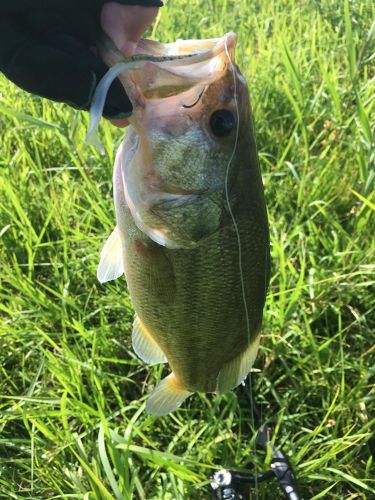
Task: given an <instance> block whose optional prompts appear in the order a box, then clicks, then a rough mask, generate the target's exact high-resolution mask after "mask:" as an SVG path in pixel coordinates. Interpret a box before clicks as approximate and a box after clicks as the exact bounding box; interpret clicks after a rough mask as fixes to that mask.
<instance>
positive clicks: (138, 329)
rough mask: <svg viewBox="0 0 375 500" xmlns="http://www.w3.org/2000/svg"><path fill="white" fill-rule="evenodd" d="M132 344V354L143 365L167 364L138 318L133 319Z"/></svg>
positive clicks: (161, 352) (162, 353)
mask: <svg viewBox="0 0 375 500" xmlns="http://www.w3.org/2000/svg"><path fill="white" fill-rule="evenodd" d="M132 343H133V349H134V352H135V353H136V355H137V356H138V357H140V358H141V359H142V361H144V362H145V363H148V364H149V365H157V364H158V363H166V362H167V358H166V357H165V354H164V352H163V351H162V350H161V349H160V347H159V346H158V344H157V343H156V342H155V340H154V339H153V338H152V336H151V335H150V334H149V333H148V332H147V330H146V328H145V327H144V325H142V323H141V321H140V319H139V318H138V316H136V317H135V319H134V323H133V332H132Z"/></svg>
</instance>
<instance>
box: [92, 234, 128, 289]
mask: <svg viewBox="0 0 375 500" xmlns="http://www.w3.org/2000/svg"><path fill="white" fill-rule="evenodd" d="M122 259H123V252H122V243H121V236H120V231H119V229H118V227H117V226H116V227H115V229H114V230H113V231H112V233H111V235H110V237H109V238H108V240H107V241H106V242H105V244H104V247H103V250H102V251H101V253H100V263H99V266H98V271H97V277H98V280H99V281H100V283H105V282H106V281H111V280H115V279H117V278H119V277H120V276H121V275H122V274H124V264H123V260H122Z"/></svg>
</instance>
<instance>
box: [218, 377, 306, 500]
mask: <svg viewBox="0 0 375 500" xmlns="http://www.w3.org/2000/svg"><path fill="white" fill-rule="evenodd" d="M247 380H248V388H247V396H248V397H249V399H250V405H251V408H252V410H253V415H254V417H255V418H254V420H255V419H256V426H257V427H258V428H259V430H258V434H257V437H256V441H255V444H256V447H257V448H260V449H262V450H264V451H267V450H269V449H271V455H272V460H271V464H270V469H269V470H268V471H266V472H263V473H261V474H258V475H253V474H250V473H248V474H244V473H242V472H236V471H233V470H227V469H222V470H219V471H217V472H216V473H215V474H214V476H213V477H212V478H211V488H212V500H245V499H246V498H248V490H249V488H250V486H251V485H255V486H256V485H257V484H258V483H261V482H264V481H268V480H271V479H275V478H276V479H277V480H278V482H279V487H280V489H281V491H282V492H283V493H284V495H285V499H286V500H301V497H300V495H299V493H298V489H297V481H296V476H295V474H294V472H293V469H292V466H291V464H290V462H289V460H288V458H287V456H286V455H285V453H284V452H283V451H282V450H280V449H279V448H277V447H276V446H274V445H273V444H272V429H271V428H270V427H266V426H265V425H264V424H263V422H262V418H261V416H260V413H259V410H258V408H257V407H256V405H255V403H254V399H253V397H252V387H251V384H250V378H248V379H247ZM244 387H245V390H246V385H245V386H244Z"/></svg>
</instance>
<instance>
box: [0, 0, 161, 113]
mask: <svg viewBox="0 0 375 500" xmlns="http://www.w3.org/2000/svg"><path fill="white" fill-rule="evenodd" d="M117 1H118V3H121V4H124V5H125V4H126V5H142V6H150V7H151V6H152V7H159V6H161V5H162V2H160V1H159V0H117ZM104 3H106V0H0V72H2V73H4V74H5V76H6V77H7V78H9V80H11V81H13V82H14V83H15V84H16V85H18V86H19V87H21V88H23V89H24V90H26V91H28V92H31V93H33V94H37V95H40V96H42V97H46V98H48V99H52V100H54V101H58V102H65V103H67V104H70V105H71V106H73V107H76V108H78V109H88V108H89V107H90V104H91V99H92V96H93V92H94V90H95V88H96V85H97V83H98V82H99V80H100V79H101V78H102V76H103V75H104V74H105V73H106V71H107V70H108V68H107V66H106V65H105V64H104V63H103V62H102V61H101V60H100V59H99V58H97V57H96V56H95V55H94V53H93V52H92V50H90V47H92V46H94V45H95V42H96V40H97V38H98V34H99V32H100V23H99V18H100V11H101V9H102V7H103V5H104ZM131 111H132V106H131V104H130V101H129V99H128V97H127V95H126V94H125V92H124V89H123V87H122V85H121V84H120V82H119V81H118V80H115V81H114V82H113V84H112V85H111V88H110V91H109V93H108V97H107V101H106V106H105V108H104V115H105V116H107V117H109V118H121V117H126V116H129V115H130V114H131Z"/></svg>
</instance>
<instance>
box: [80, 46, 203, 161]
mask: <svg viewBox="0 0 375 500" xmlns="http://www.w3.org/2000/svg"><path fill="white" fill-rule="evenodd" d="M194 56H197V54H186V55H175V56H159V57H158V56H149V55H138V56H132V57H128V58H126V59H124V60H123V61H121V62H119V63H117V64H116V65H115V66H113V67H112V68H111V69H110V70H109V71H108V72H107V73H106V74H105V75H104V76H103V78H102V79H101V80H100V82H99V84H98V86H97V87H96V89H95V92H94V96H93V98H92V103H91V108H90V123H89V128H88V130H87V135H86V142H87V144H91V145H93V146H95V147H97V148H98V149H99V151H100V152H101V153H104V149H103V146H102V145H101V143H100V141H99V138H98V133H97V130H98V125H99V121H100V118H101V117H102V114H103V108H104V104H105V100H106V97H107V93H108V89H109V87H110V86H111V83H112V82H113V80H114V79H115V78H117V77H118V76H119V74H120V73H122V72H123V71H127V70H129V69H139V68H141V67H142V66H143V65H144V64H145V63H146V62H166V61H175V60H176V59H190V58H191V57H194Z"/></svg>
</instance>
